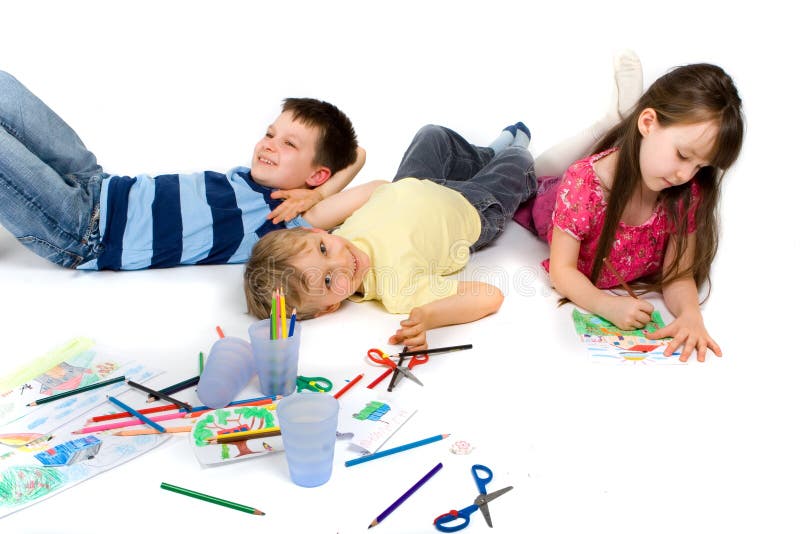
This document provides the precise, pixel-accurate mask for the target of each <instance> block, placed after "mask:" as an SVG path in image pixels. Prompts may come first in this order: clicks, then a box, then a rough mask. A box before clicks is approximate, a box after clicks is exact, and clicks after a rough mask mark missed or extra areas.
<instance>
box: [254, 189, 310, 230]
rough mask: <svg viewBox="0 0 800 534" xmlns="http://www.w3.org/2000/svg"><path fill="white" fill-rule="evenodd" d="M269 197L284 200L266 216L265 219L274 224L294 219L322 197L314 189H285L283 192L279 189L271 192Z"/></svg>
mask: <svg viewBox="0 0 800 534" xmlns="http://www.w3.org/2000/svg"><path fill="white" fill-rule="evenodd" d="M270 197H271V198H282V199H284V201H283V202H281V203H280V205H279V206H278V207H277V208H275V209H274V210H272V211H271V212H269V214H268V215H267V219H269V220H271V221H272V222H273V223H275V224H278V223H279V222H283V221H288V220H291V219H294V218H295V217H297V215H298V214H299V213H303V212H305V211H308V210H309V209H311V207H313V206H314V205H315V204H316V203H317V202H319V201H320V200H322V195H321V194H320V193H319V192H318V191H317V190H315V189H287V190H285V191H284V190H281V189H279V190H277V191H273V192H272V194H271V195H270Z"/></svg>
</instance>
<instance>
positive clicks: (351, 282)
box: [293, 229, 370, 315]
mask: <svg viewBox="0 0 800 534" xmlns="http://www.w3.org/2000/svg"><path fill="white" fill-rule="evenodd" d="M293 263H294V267H295V268H296V269H297V270H298V271H299V273H300V276H301V277H302V278H303V279H304V280H305V285H306V286H307V287H308V291H309V295H308V296H306V297H305V298H304V299H303V302H304V306H305V307H308V308H309V309H316V310H321V311H320V315H321V314H323V313H329V312H333V311H336V310H337V309H338V308H339V305H340V304H341V303H342V301H343V300H345V299H347V298H348V297H350V296H351V295H353V294H354V293H356V292H357V291H363V283H364V277H365V276H366V274H367V271H369V268H370V259H369V256H367V254H366V253H365V252H363V251H362V250H361V249H359V248H358V247H356V246H355V245H353V243H351V242H350V241H349V240H347V239H345V238H343V237H339V236H335V235H331V234H328V233H327V232H325V231H324V230H319V229H313V230H310V231H309V232H308V236H307V237H306V246H305V248H304V249H303V251H302V252H301V253H300V254H299V255H298V256H297V258H296V259H295V261H294V262H293Z"/></svg>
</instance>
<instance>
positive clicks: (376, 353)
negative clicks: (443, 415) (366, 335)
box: [367, 349, 427, 386]
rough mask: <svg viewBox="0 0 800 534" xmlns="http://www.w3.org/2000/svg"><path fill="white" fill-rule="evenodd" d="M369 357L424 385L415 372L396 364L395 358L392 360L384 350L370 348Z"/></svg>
mask: <svg viewBox="0 0 800 534" xmlns="http://www.w3.org/2000/svg"><path fill="white" fill-rule="evenodd" d="M367 357H368V358H369V359H370V360H372V361H373V362H375V363H379V364H381V365H385V366H387V367H389V368H390V369H391V370H392V371H396V372H398V373H402V375H403V376H405V377H406V378H409V379H411V380H413V381H414V382H416V383H417V384H419V385H420V386H421V385H422V382H420V380H419V378H417V377H416V376H414V373H412V372H411V371H409V370H408V368H406V367H402V366H400V365H398V364H396V363H395V362H394V360H392V359H391V358H390V357H389V355H388V354H386V353H385V352H383V351H382V350H380V349H369V350H368V351H367ZM426 360H427V358H426ZM387 372H388V371H387Z"/></svg>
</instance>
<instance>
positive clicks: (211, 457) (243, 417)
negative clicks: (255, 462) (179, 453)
mask: <svg viewBox="0 0 800 534" xmlns="http://www.w3.org/2000/svg"><path fill="white" fill-rule="evenodd" d="M274 406H275V405H274V404H273V405H262V406H231V407H229V408H220V409H219V410H214V411H213V412H209V413H207V414H205V415H203V416H201V417H199V418H198V420H197V422H196V423H195V425H194V429H193V430H192V447H193V448H194V453H195V456H197V460H198V461H199V462H200V463H201V464H203V465H213V464H219V463H224V462H228V461H231V460H240V459H243V458H254V457H257V456H261V455H263V454H267V453H270V452H275V451H282V450H284V449H283V438H281V436H271V437H262V438H253V439H248V440H245V441H236V442H232V443H209V442H208V439H209V438H213V437H215V436H218V435H224V434H228V433H230V432H231V431H233V430H235V429H239V430H241V429H244V428H246V429H247V430H258V429H260V428H270V427H273V426H279V425H278V423H277V417H276V416H275V411H274Z"/></svg>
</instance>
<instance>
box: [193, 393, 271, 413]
mask: <svg viewBox="0 0 800 534" xmlns="http://www.w3.org/2000/svg"><path fill="white" fill-rule="evenodd" d="M282 398H283V395H269V396H267V397H254V398H252V399H242V400H238V401H233V402H231V403H229V404H228V406H244V405H247V406H260V405H262V404H272V403H273V402H275V401H276V400H281V399H282ZM228 406H226V408H227V407H228ZM211 411H214V408H209V407H208V406H195V407H194V408H192V411H191V412H189V413H185V414H184V415H185V416H186V417H196V416H198V415H201V414H204V413H206V412H211ZM181 413H184V412H181Z"/></svg>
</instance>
